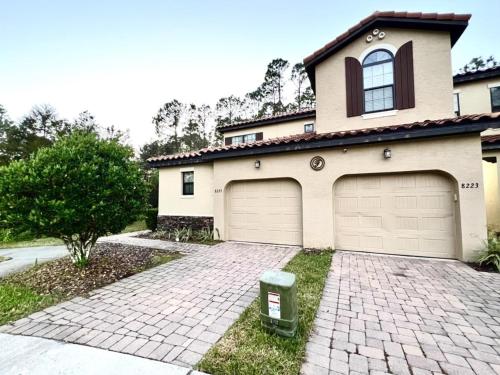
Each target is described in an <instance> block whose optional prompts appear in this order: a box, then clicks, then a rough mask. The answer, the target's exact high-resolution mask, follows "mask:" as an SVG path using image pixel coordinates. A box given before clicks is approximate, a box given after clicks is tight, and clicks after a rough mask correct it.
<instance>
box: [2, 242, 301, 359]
mask: <svg viewBox="0 0 500 375" xmlns="http://www.w3.org/2000/svg"><path fill="white" fill-rule="evenodd" d="M297 251H298V248H296V247H280V246H272V245H256V244H241V243H231V242H227V243H222V244H219V245H216V246H213V247H206V246H200V247H199V249H198V250H197V251H193V252H192V253H190V254H188V255H186V256H185V257H183V258H181V259H179V260H176V261H173V262H170V263H167V264H164V265H162V266H159V267H156V268H153V269H151V270H149V271H146V272H142V273H140V274H137V275H134V276H132V277H129V278H127V279H123V280H121V281H118V282H116V283H114V284H111V285H109V286H106V287H104V288H101V289H98V290H96V291H94V292H92V294H91V295H90V297H89V298H75V299H73V300H71V301H68V302H64V303H61V304H59V305H56V306H53V307H50V308H47V309H45V310H44V311H41V312H38V313H35V314H32V315H31V316H29V317H28V318H25V319H22V320H19V321H17V322H15V323H14V325H13V326H4V327H0V330H1V331H4V332H6V333H13V334H21V335H31V336H39V337H45V338H53V339H56V340H63V341H68V342H73V343H77V344H84V345H89V346H94V347H98V348H103V349H109V350H113V351H117V352H122V353H128V354H134V355H137V356H141V357H146V358H151V359H156V360H160V361H164V362H170V363H174V364H178V365H181V366H188V367H189V366H192V365H194V364H195V363H197V362H198V361H199V360H200V359H201V357H202V356H203V354H204V353H205V352H206V351H207V350H208V349H209V348H210V347H211V346H212V345H213V344H214V343H215V342H216V341H217V340H218V339H219V338H220V337H221V336H222V335H223V333H224V332H225V331H226V330H227V328H229V326H230V325H231V324H232V323H233V322H234V321H235V320H236V319H237V318H238V316H239V315H240V313H241V312H242V311H243V310H244V309H245V307H247V306H248V305H249V304H250V302H251V301H252V300H253V299H254V298H255V297H256V295H257V292H258V278H259V276H260V274H261V273H262V272H263V271H264V270H266V269H269V268H282V267H283V266H284V265H285V264H286V263H287V262H288V261H289V260H290V259H291V258H292V257H293V255H295V254H296V253H297Z"/></svg>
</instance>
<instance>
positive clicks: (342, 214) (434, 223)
mask: <svg viewBox="0 0 500 375" xmlns="http://www.w3.org/2000/svg"><path fill="white" fill-rule="evenodd" d="M334 194H335V198H334V201H335V220H334V225H335V247H336V248H337V249H342V250H357V251H371V252H380V253H389V254H401V255H419V256H431V257H442V258H455V257H456V255H455V248H456V229H455V215H454V211H455V210H454V190H453V187H452V184H451V182H450V180H449V179H448V178H446V177H445V176H442V175H440V174H435V173H411V174H391V175H364V176H348V177H343V178H341V179H340V180H338V182H336V183H335V189H334Z"/></svg>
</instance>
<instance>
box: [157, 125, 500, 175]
mask: <svg viewBox="0 0 500 375" xmlns="http://www.w3.org/2000/svg"><path fill="white" fill-rule="evenodd" d="M488 128H500V120H491V121H485V122H480V123H475V124H463V125H451V126H437V127H433V128H421V129H417V130H410V131H405V130H401V131H390V132H387V131H386V132H384V133H376V134H368V135H355V136H344V137H341V138H333V139H320V140H316V141H305V142H290V143H286V144H278V145H268V146H260V147H249V148H245V149H235V150H227V151H219V152H213V153H209V154H202V155H200V156H196V157H194V158H183V159H172V160H158V161H151V162H148V163H149V165H150V166H151V167H153V168H161V167H171V166H178V165H189V164H199V163H208V162H210V161H212V160H219V159H226V158H233V157H244V156H255V155H268V154H275V153H280V152H291V151H307V150H319V149H324V148H336V147H345V146H354V145H363V144H375V143H381V142H392V141H405V140H415V139H425V138H434V137H441V136H449V135H460V134H471V133H480V132H482V131H484V130H486V129H488ZM483 149H484V148H483Z"/></svg>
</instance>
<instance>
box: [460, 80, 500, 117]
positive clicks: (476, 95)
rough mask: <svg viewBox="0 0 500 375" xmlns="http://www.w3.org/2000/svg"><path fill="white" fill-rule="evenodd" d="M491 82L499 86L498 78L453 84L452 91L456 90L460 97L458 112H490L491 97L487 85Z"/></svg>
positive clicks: (466, 113)
mask: <svg viewBox="0 0 500 375" xmlns="http://www.w3.org/2000/svg"><path fill="white" fill-rule="evenodd" d="M492 84H498V85H499V86H500V78H498V77H497V78H490V79H483V80H480V81H475V82H467V83H459V84H455V87H454V92H458V94H459V98H460V114H461V115H469V114H476V113H490V112H491V97H490V89H489V87H488V85H492Z"/></svg>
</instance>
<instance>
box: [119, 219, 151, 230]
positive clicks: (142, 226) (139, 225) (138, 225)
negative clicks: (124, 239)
mask: <svg viewBox="0 0 500 375" xmlns="http://www.w3.org/2000/svg"><path fill="white" fill-rule="evenodd" d="M146 229H148V227H147V226H146V221H145V220H137V221H136V222H134V223H132V224H129V225H127V227H126V228H125V229H124V230H123V231H122V233H129V232H137V231H140V230H146Z"/></svg>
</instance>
